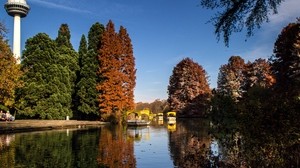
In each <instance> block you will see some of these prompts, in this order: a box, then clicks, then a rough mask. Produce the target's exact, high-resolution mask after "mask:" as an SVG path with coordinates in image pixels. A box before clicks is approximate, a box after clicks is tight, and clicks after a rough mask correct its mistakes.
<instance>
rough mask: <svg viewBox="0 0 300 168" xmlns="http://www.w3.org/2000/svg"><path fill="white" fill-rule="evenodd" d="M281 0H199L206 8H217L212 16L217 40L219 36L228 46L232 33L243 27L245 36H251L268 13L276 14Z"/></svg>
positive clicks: (265, 19) (267, 17)
mask: <svg viewBox="0 0 300 168" xmlns="http://www.w3.org/2000/svg"><path fill="white" fill-rule="evenodd" d="M282 2H283V0H201V6H203V7H204V8H207V9H212V10H214V9H219V10H221V12H220V11H219V10H218V12H216V15H215V16H214V17H212V19H211V22H212V23H213V25H214V27H215V34H216V35H217V38H218V40H219V39H220V37H221V36H223V38H224V43H225V45H226V46H229V38H230V35H231V34H232V33H235V32H241V31H242V30H243V29H244V28H245V27H246V29H247V36H248V37H249V36H252V35H253V31H254V29H255V28H260V26H261V24H262V23H264V22H267V21H268V20H269V14H270V13H272V14H277V9H278V7H279V5H280V4H281V3H282Z"/></svg>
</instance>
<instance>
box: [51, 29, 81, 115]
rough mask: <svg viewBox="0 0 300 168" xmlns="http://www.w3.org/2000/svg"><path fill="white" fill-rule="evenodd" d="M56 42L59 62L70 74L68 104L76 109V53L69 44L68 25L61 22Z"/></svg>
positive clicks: (77, 67)
mask: <svg viewBox="0 0 300 168" xmlns="http://www.w3.org/2000/svg"><path fill="white" fill-rule="evenodd" d="M55 42H56V44H57V49H58V50H57V52H58V53H59V54H60V55H61V59H62V60H61V61H60V62H59V63H60V64H61V65H62V66H63V67H66V68H68V69H69V72H70V75H69V77H68V80H70V85H71V89H72V91H71V95H72V100H71V101H70V105H71V108H72V110H73V111H75V110H76V106H74V105H76V88H75V85H76V83H77V74H78V72H79V64H78V53H77V52H76V51H75V50H74V48H73V46H72V44H71V33H70V30H69V26H68V25H67V24H62V25H61V26H60V28H59V30H58V36H57V38H56V40H55Z"/></svg>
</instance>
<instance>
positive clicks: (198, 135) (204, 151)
mask: <svg viewBox="0 0 300 168" xmlns="http://www.w3.org/2000/svg"><path fill="white" fill-rule="evenodd" d="M208 126H209V123H208V121H204V120H199V119H181V120H178V121H177V130H176V131H175V132H170V134H169V135H170V138H169V140H170V151H171V157H172V159H173V162H174V165H175V166H178V167H189V168H193V167H195V168H196V167H197V168H198V167H209V166H210V160H209V158H208V157H207V156H208V155H209V149H210V141H211V140H210V137H209V134H208Z"/></svg>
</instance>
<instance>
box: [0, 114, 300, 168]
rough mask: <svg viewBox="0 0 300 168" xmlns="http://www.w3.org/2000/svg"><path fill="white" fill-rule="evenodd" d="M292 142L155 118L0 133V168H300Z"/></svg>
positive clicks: (203, 123) (193, 121) (202, 123)
mask: <svg viewBox="0 0 300 168" xmlns="http://www.w3.org/2000/svg"><path fill="white" fill-rule="evenodd" d="M224 129H225V128H224ZM255 142H256V141H255ZM257 142H259V140H258V139H257ZM272 142H273V141H272ZM280 143H281V142H280ZM249 144H251V148H252V149H251V148H250V149H249V148H248V147H249V146H248V145H249ZM292 145H294V146H290V145H288V146H284V145H281V146H280V145H279V146H278V144H276V143H275V142H274V143H273V144H271V143H268V144H265V143H264V142H260V143H258V146H257V145H253V144H252V143H251V142H250V141H248V140H244V137H243V136H242V134H241V133H240V132H232V131H227V132H226V129H225V131H224V130H218V131H217V132H216V130H213V129H212V123H211V122H210V121H208V120H204V119H177V121H176V124H172V125H168V124H167V123H166V122H163V121H156V120H154V121H152V124H151V125H150V126H145V127H119V126H110V125H108V126H101V127H99V128H78V129H62V130H53V131H42V132H31V133H17V134H8V135H0V156H1V157H0V167H1V168H6V167H7V168H13V167H24V168H28V167H30V168H40V167H45V168H46V167H55V168H60V167H61V168H73V167H86V168H93V167H100V168H102V167H103V168H106V167H110V168H119V167H120V168H122V167H123V168H134V167H137V168H172V167H180V168H181V167H183V168H194V167H195V168H198V167H250V166H251V167H274V166H276V167H278V165H280V166H279V167H281V166H287V165H288V166H289V165H290V167H298V166H299V167H300V164H299V163H300V162H299V161H300V158H299V157H300V155H299V154H300V153H299V151H300V150H299V149H300V148H299V143H294V144H292ZM246 149H249V150H246ZM260 149H261V150H262V151H260Z"/></svg>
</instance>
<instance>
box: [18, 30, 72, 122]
mask: <svg viewBox="0 0 300 168" xmlns="http://www.w3.org/2000/svg"><path fill="white" fill-rule="evenodd" d="M22 58H23V61H22V63H21V65H22V69H23V70H24V71H25V74H24V76H22V79H23V81H24V86H23V87H22V88H20V89H19V90H18V91H17V107H18V112H19V114H21V115H25V116H29V117H33V118H41V119H64V118H65V117H66V116H70V117H72V111H71V93H72V84H71V80H70V77H71V71H70V69H69V67H68V66H64V65H62V63H63V62H64V61H65V58H64V57H63V56H61V55H60V54H59V52H58V48H57V45H56V43H55V41H53V40H52V39H50V37H49V36H48V35H47V34H44V33H39V34H37V35H36V36H34V37H32V38H29V39H28V40H27V41H26V44H25V50H24V52H23V55H22Z"/></svg>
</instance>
